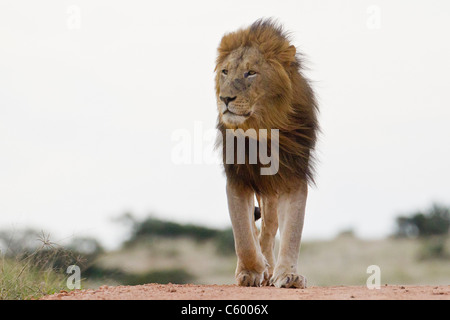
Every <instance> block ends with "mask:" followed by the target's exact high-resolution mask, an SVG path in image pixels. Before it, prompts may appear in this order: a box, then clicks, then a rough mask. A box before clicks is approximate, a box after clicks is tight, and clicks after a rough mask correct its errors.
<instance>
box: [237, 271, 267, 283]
mask: <svg viewBox="0 0 450 320" xmlns="http://www.w3.org/2000/svg"><path fill="white" fill-rule="evenodd" d="M266 274H267V272H263V273H259V272H256V271H249V270H243V271H241V272H239V274H238V275H237V276H236V281H237V284H238V285H239V286H242V287H260V286H261V285H262V284H263V283H264V281H265V279H267V275H266Z"/></svg>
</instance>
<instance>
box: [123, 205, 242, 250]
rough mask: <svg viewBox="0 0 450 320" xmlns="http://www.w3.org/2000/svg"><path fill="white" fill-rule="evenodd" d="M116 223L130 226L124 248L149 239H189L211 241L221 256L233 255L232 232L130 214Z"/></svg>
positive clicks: (228, 229) (229, 229) (230, 230)
mask: <svg viewBox="0 0 450 320" xmlns="http://www.w3.org/2000/svg"><path fill="white" fill-rule="evenodd" d="M117 221H119V222H124V223H127V224H128V225H130V226H131V228H130V229H131V231H130V237H129V240H127V241H126V242H125V243H124V247H127V246H130V245H133V244H135V243H137V242H140V241H143V240H148V239H151V238H157V237H163V238H171V239H174V238H190V239H194V240H196V241H199V242H201V241H207V240H212V241H214V242H215V243H216V245H217V249H218V250H219V251H220V252H221V254H234V238H233V230H232V229H231V228H227V229H224V230H219V229H212V228H207V227H203V226H198V225H194V224H181V223H177V222H172V221H165V220H161V219H158V218H155V217H152V216H149V217H147V218H145V219H144V220H137V219H136V218H135V217H134V216H133V215H132V214H130V213H126V214H124V215H123V216H122V217H120V218H119V219H118V220H117Z"/></svg>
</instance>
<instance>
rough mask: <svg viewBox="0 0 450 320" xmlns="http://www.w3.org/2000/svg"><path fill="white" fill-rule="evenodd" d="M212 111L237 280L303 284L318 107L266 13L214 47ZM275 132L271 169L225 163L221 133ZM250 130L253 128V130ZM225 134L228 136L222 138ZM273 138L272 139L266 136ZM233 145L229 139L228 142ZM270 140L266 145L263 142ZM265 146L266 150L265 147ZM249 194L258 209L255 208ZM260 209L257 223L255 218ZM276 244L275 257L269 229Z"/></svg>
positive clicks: (258, 164)
mask: <svg viewBox="0 0 450 320" xmlns="http://www.w3.org/2000/svg"><path fill="white" fill-rule="evenodd" d="M215 73H216V74H215V89H216V99H217V109H218V120H217V129H218V132H219V135H218V137H219V138H220V139H218V142H217V145H218V146H219V148H222V151H223V166H224V171H225V175H226V180H227V182H226V194H227V199H228V210H229V214H230V218H231V223H232V229H233V235H234V241H235V250H236V255H237V258H238V259H237V260H238V262H237V267H236V272H235V278H236V281H237V284H238V285H240V286H263V285H272V286H275V287H278V288H305V287H306V278H305V277H304V276H302V275H300V274H299V273H298V271H297V261H298V256H299V251H300V242H301V236H302V230H303V222H304V215H305V207H306V199H307V194H308V185H311V184H314V155H313V151H314V148H315V143H316V138H317V133H318V131H319V126H318V120H317V113H318V106H317V103H316V99H315V95H314V92H313V90H312V88H311V85H310V83H309V81H308V80H307V79H306V78H305V77H304V76H303V75H302V60H301V59H300V54H299V53H298V52H297V49H296V48H295V46H293V45H291V44H290V40H289V38H288V35H287V33H286V32H285V31H284V30H283V28H282V26H280V25H279V23H277V22H274V21H273V20H272V19H259V20H257V21H256V22H254V23H253V24H252V25H251V26H249V27H247V28H244V29H239V30H237V31H235V32H231V33H227V34H225V35H224V36H223V38H222V40H221V42H220V44H219V47H218V56H217V60H216V68H215ZM261 129H264V130H268V131H267V132H269V133H270V132H275V130H276V132H278V135H277V136H276V137H277V139H278V141H276V142H277V144H276V146H277V147H278V149H277V154H276V157H275V158H274V159H275V160H277V161H278V162H279V165H278V168H277V170H276V171H275V172H274V174H265V175H262V174H261V168H264V167H266V165H267V163H263V162H262V161H261V159H260V157H257V160H256V163H255V162H254V163H251V161H249V159H250V156H251V155H250V154H249V150H248V149H247V148H245V150H244V152H245V161H244V162H240V163H239V162H238V163H235V162H233V161H232V162H231V163H230V161H226V160H227V159H228V160H229V159H230V158H227V150H228V152H229V153H233V154H228V156H230V155H231V159H233V158H234V159H236V158H237V155H236V154H234V153H237V152H238V151H239V149H238V150H237V152H235V151H234V149H231V151H229V150H230V149H227V146H226V145H227V143H228V142H227V143H225V141H226V139H227V134H229V132H231V134H232V136H231V137H232V139H234V138H238V136H239V134H240V133H242V132H244V131H245V132H249V131H250V130H252V134H245V142H246V143H245V146H246V147H248V146H249V145H250V144H251V141H252V140H257V141H260V140H261V139H263V138H264V139H266V142H267V144H269V142H271V139H272V138H271V137H272V136H269V135H266V136H264V137H262V135H260V134H259V133H258V132H259V131H260V130H261ZM255 132H256V134H255ZM229 138H230V136H228V139H229ZM272 140H273V139H272ZM233 143H234V142H233ZM270 145H271V144H270ZM267 149H268V152H269V153H270V152H272V153H274V149H273V147H272V148H271V147H268V148H267ZM255 198H256V200H257V202H258V204H259V207H257V206H255ZM259 214H260V216H261V218H262V221H261V228H260V230H258V228H257V227H256V224H255V218H258V215H259ZM278 228H279V229H280V248H279V252H278V257H277V259H275V253H274V246H275V235H276V233H277V230H278Z"/></svg>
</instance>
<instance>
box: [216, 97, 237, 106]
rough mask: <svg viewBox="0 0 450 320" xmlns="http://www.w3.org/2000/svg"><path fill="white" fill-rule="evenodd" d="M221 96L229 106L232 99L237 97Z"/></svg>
mask: <svg viewBox="0 0 450 320" xmlns="http://www.w3.org/2000/svg"><path fill="white" fill-rule="evenodd" d="M219 98H220V100H222V101H223V102H224V103H225V105H226V106H227V107H228V104H229V103H230V102H231V101H234V100H236V98H237V97H219Z"/></svg>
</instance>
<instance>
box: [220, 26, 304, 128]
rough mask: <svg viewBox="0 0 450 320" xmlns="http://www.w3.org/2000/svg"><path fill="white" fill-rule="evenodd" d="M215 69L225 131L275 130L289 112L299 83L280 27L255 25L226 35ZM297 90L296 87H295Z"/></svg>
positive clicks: (291, 52) (296, 64)
mask: <svg viewBox="0 0 450 320" xmlns="http://www.w3.org/2000/svg"><path fill="white" fill-rule="evenodd" d="M218 53H219V54H218V57H217V64H216V99H217V108H218V112H219V120H220V121H221V122H223V123H224V124H225V125H226V126H227V127H229V128H238V127H239V128H242V129H245V128H250V127H251V128H262V127H272V128H278V127H281V126H284V125H286V124H287V123H286V122H287V121H288V119H287V115H288V114H289V113H291V112H292V102H293V95H294V86H293V82H294V85H295V82H297V83H299V82H301V81H299V80H301V79H300V75H299V71H298V69H299V60H298V59H297V55H296V53H297V52H296V49H295V47H294V46H293V45H291V44H290V43H289V40H288V39H287V37H286V36H285V35H284V34H283V31H282V30H281V27H278V26H276V25H275V24H274V23H273V22H272V21H270V20H258V21H257V22H255V23H254V24H252V26H250V27H249V28H247V29H241V30H238V31H236V32H232V33H229V34H226V35H225V36H224V37H223V38H222V41H221V43H220V45H219V48H218ZM297 87H298V85H297Z"/></svg>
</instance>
